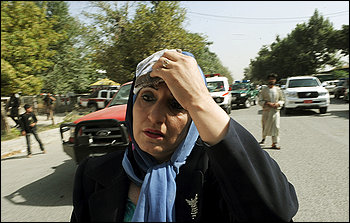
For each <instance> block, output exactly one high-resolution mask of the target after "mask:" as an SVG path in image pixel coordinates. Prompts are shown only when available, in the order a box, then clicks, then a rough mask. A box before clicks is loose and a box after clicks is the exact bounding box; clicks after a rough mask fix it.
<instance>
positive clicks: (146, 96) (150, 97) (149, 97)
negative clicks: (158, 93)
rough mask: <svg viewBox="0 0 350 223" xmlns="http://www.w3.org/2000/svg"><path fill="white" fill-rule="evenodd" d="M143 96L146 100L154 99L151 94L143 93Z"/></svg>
mask: <svg viewBox="0 0 350 223" xmlns="http://www.w3.org/2000/svg"><path fill="white" fill-rule="evenodd" d="M141 97H142V99H143V100H144V101H147V102H149V101H153V100H154V97H153V96H151V95H148V94H143V95H141Z"/></svg>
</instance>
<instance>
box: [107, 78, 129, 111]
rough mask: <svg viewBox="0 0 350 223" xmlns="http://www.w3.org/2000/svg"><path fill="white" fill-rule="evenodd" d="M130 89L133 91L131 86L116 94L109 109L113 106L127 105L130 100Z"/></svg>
mask: <svg viewBox="0 0 350 223" xmlns="http://www.w3.org/2000/svg"><path fill="white" fill-rule="evenodd" d="M130 89H131V84H127V85H124V86H122V87H121V88H120V89H119V91H118V92H117V93H116V94H115V96H114V97H113V98H112V101H111V103H110V104H109V106H108V107H111V106H113V105H123V104H127V103H128V99H129V93H130Z"/></svg>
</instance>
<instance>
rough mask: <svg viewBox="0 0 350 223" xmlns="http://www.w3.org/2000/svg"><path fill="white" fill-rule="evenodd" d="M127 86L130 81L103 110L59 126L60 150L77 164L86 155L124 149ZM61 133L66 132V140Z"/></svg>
mask: <svg viewBox="0 0 350 223" xmlns="http://www.w3.org/2000/svg"><path fill="white" fill-rule="evenodd" d="M131 85H132V82H127V83H125V84H123V85H122V86H121V87H120V89H119V91H118V92H117V93H116V94H115V95H114V96H113V98H112V99H111V101H110V102H109V103H108V105H107V106H106V107H105V108H104V109H101V110H98V111H95V112H92V113H89V114H87V115H85V116H83V117H81V118H79V119H77V120H75V121H74V122H71V123H63V124H61V125H60V133H61V139H62V145H63V150H64V152H65V153H66V154H68V155H69V156H70V157H71V158H72V159H73V160H74V161H75V162H76V163H77V164H79V163H80V162H81V161H82V160H83V159H84V158H86V157H88V156H99V155H103V154H106V153H109V152H113V151H115V150H118V149H125V148H126V147H127V145H128V144H129V135H128V132H127V129H126V125H125V114H126V106H127V102H128V98H129V93H130V89H131ZM65 132H67V133H68V132H69V135H68V140H67V139H66V137H65V136H67V134H66V133H65Z"/></svg>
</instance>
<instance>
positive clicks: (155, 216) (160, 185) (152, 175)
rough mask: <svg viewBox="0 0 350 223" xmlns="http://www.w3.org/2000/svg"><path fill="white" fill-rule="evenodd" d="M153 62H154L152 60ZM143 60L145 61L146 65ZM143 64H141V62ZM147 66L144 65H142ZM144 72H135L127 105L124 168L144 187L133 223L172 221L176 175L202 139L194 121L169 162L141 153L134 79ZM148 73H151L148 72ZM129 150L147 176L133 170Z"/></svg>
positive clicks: (154, 57) (149, 65)
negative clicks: (136, 130)
mask: <svg viewBox="0 0 350 223" xmlns="http://www.w3.org/2000/svg"><path fill="white" fill-rule="evenodd" d="M163 53H164V50H162V51H159V52H157V53H155V54H153V55H152V56H150V57H148V58H146V59H145V60H144V61H147V63H153V64H154V62H155V61H157V60H158V59H159V57H160V56H162V55H163ZM182 53H183V54H185V55H189V56H192V57H194V56H193V55H192V54H191V53H188V52H182ZM152 59H153V60H152ZM144 61H143V62H144ZM140 64H142V62H141V63H140ZM153 64H148V66H146V67H148V69H151V68H150V67H152V65H153ZM143 67H145V66H143ZM198 68H199V71H200V72H201V74H202V77H203V79H204V82H205V83H206V81H205V76H204V75H203V72H202V70H201V69H200V67H199V66H198ZM141 72H143V71H139V72H138V70H137V71H136V76H135V78H134V81H133V85H132V89H131V91H130V96H129V100H128V105H127V112H126V124H127V127H128V131H129V134H130V136H131V143H132V150H129V149H126V152H125V154H124V158H123V162H122V165H123V168H124V170H125V171H126V173H127V174H128V176H129V178H130V179H131V180H132V181H133V182H134V183H135V184H136V185H138V186H141V192H140V196H139V199H138V202H137V205H136V209H135V212H134V216H133V218H132V221H133V222H149V221H151V222H152V221H153V222H173V221H176V219H175V197H176V181H175V178H176V175H177V174H178V173H179V169H180V167H181V166H182V165H184V164H185V163H186V159H187V157H188V156H189V154H190V153H191V151H192V148H193V147H194V145H195V143H196V141H197V138H198V136H199V133H198V130H197V128H196V126H195V125H194V123H193V121H191V124H190V127H189V130H188V133H187V136H186V137H185V139H184V140H183V141H182V142H181V143H180V145H179V146H178V147H177V149H176V150H175V152H174V153H173V155H172V156H171V158H170V160H169V161H167V162H164V163H161V164H159V163H158V162H157V160H156V159H155V158H153V157H152V156H151V155H150V154H148V153H146V152H144V151H142V150H141V149H140V148H139V146H138V145H137V143H136V141H135V139H134V136H133V129H132V122H133V118H132V108H133V105H134V102H135V99H136V96H137V95H135V94H134V92H133V90H134V84H135V80H136V78H137V77H138V74H140V73H141ZM148 72H149V71H148ZM129 151H131V152H132V154H131V155H132V156H133V158H134V159H135V161H136V163H137V165H138V167H139V168H140V169H141V170H142V171H143V172H144V174H145V176H144V178H143V179H140V178H139V177H138V176H137V175H136V174H135V171H134V168H133V166H132V164H131V162H130V160H129V158H128V153H129Z"/></svg>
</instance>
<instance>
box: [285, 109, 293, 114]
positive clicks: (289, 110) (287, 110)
mask: <svg viewBox="0 0 350 223" xmlns="http://www.w3.org/2000/svg"><path fill="white" fill-rule="evenodd" d="M292 110H293V109H292V108H286V107H285V108H284V114H286V115H289V114H291V113H292Z"/></svg>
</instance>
